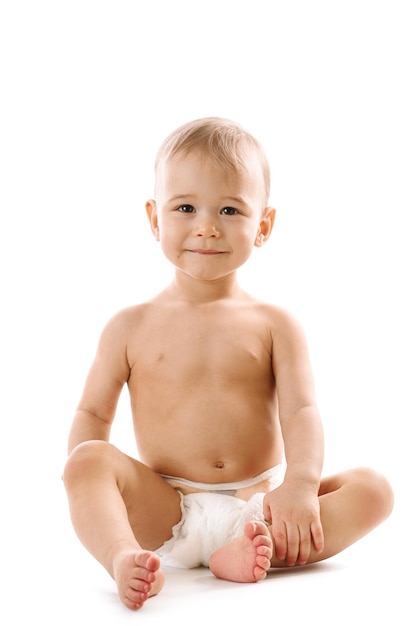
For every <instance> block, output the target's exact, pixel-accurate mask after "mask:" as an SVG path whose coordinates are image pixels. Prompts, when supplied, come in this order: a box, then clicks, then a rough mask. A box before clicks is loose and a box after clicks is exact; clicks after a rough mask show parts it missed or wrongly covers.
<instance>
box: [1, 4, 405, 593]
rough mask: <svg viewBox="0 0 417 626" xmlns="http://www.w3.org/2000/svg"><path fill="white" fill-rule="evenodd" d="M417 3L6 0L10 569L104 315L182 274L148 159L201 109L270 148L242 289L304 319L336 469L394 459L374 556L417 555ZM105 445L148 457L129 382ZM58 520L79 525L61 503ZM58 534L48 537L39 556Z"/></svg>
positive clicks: (5, 468) (4, 290) (39, 524)
mask: <svg viewBox="0 0 417 626" xmlns="http://www.w3.org/2000/svg"><path fill="white" fill-rule="evenodd" d="M414 8H415V3H414V2H412V1H410V2H407V1H402V0H396V1H384V0H380V1H379V2H376V1H375V2H372V1H369V0H362V1H356V0H352V1H350V2H338V1H335V0H333V1H323V0H321V1H317V2H315V1H310V2H308V1H305V2H302V1H297V0H295V1H287V2H280V1H277V2H273V1H270V0H257V1H256V2H252V1H251V2H249V1H247V0H221V1H219V0H210V2H208V1H207V2H196V1H194V2H192V1H187V0H176V1H175V2H169V1H165V2H164V1H162V0H153V1H152V2H150V1H149V2H132V1H130V2H124V1H119V2H115V1H105V0H103V1H101V2H94V1H91V0H84V1H83V2H80V1H77V0H75V1H72V2H60V1H50V2H46V1H39V2H29V1H27V2H19V1H18V0H17V1H12V0H11V1H9V2H7V1H6V2H2V3H1V5H0V63H1V69H0V72H1V73H0V89H1V98H0V108H1V115H0V133H1V134H0V211H1V218H0V219H1V222H0V255H1V259H0V260H1V294H2V298H1V302H2V304H1V313H0V314H1V325H0V340H1V347H0V355H1V356H0V358H1V363H0V367H1V372H0V373H1V396H2V404H1V406H2V420H1V438H0V446H1V449H0V452H1V465H2V472H1V476H2V478H1V480H2V490H3V494H2V498H4V502H5V503H6V514H3V516H4V519H3V521H2V527H3V528H4V530H3V531H2V535H3V537H2V539H4V540H5V544H6V545H5V548H7V549H6V556H7V558H8V559H10V564H11V565H10V567H13V568H15V567H17V566H16V561H17V559H16V558H15V547H16V544H17V546H19V548H21V545H19V544H24V545H25V546H26V548H27V547H28V546H30V545H32V543H33V541H34V540H35V541H36V537H39V533H41V534H42V532H44V534H45V531H42V529H43V528H44V522H43V521H42V520H45V518H46V516H47V515H48V512H51V511H53V515H54V516H56V515H57V513H56V511H57V508H58V511H62V509H63V508H65V507H63V504H62V501H61V500H59V501H58V504H57V502H56V495H55V494H56V493H61V491H60V490H61V485H60V473H61V471H62V467H63V464H64V462H65V457H66V438H67V434H68V430H69V427H70V423H71V419H72V415H73V411H74V408H75V405H76V403H77V401H78V398H79V395H80V392H81V388H82V385H83V382H84V378H85V375H86V372H87V370H88V367H89V365H90V362H91V359H92V357H93V355H94V351H95V346H96V343H97V339H98V336H99V333H100V331H101V328H102V326H103V325H104V323H105V322H106V321H107V320H108V318H109V317H110V316H111V315H112V314H113V313H114V312H116V311H117V310H118V309H120V308H122V307H124V306H126V305H130V304H134V303H136V302H139V301H142V300H145V299H147V298H148V297H150V296H151V295H153V294H154V293H156V292H158V291H159V290H160V289H162V288H163V287H164V286H165V285H166V284H167V282H168V281H169V280H170V278H171V268H170V267H168V265H167V263H166V262H165V260H164V259H163V258H162V255H161V252H160V250H159V248H158V244H156V243H155V242H154V240H153V238H152V236H151V233H150V229H149V227H148V224H147V220H146V216H145V211H144V204H145V201H146V199H147V198H148V197H150V196H151V195H152V188H153V161H154V156H155V152H156V150H157V148H158V147H159V144H160V143H161V141H162V140H163V139H164V137H165V136H166V135H167V134H168V133H169V132H171V130H173V129H174V128H176V127H177V126H179V125H180V124H182V123H184V122H186V121H188V120H190V119H193V118H197V117H202V116H206V115H219V116H224V117H229V118H232V119H234V120H236V121H238V122H240V123H241V124H243V125H244V126H245V127H246V128H247V129H248V130H250V131H251V132H252V133H253V134H254V135H255V136H257V137H258V139H260V141H261V142H262V143H263V145H264V147H265V149H266V151H267V154H268V156H269V159H270V164H271V169H272V178H273V188H272V196H271V204H272V205H274V206H275V207H276V208H277V210H278V214H277V220H276V225H275V231H274V233H273V236H272V238H271V239H270V241H269V242H268V243H267V245H266V246H265V247H264V248H262V249H261V250H255V251H254V255H253V258H252V259H251V260H249V262H248V264H247V265H246V266H245V267H244V268H243V269H242V270H241V273H240V276H241V283H242V285H243V286H245V287H246V288H247V289H248V290H249V291H251V292H252V293H253V294H254V295H257V296H259V297H260V298H262V299H266V300H269V301H271V302H274V303H276V304H280V305H282V306H284V307H286V308H288V309H290V310H291V311H292V312H293V313H295V315H296V316H297V317H298V318H299V319H300V320H301V322H302V323H303V325H304V328H305V330H306V333H307V337H308V341H309V345H310V351H311V358H312V362H313V367H314V371H315V377H316V384H317V395H318V400H319V404H320V407H321V412H322V417H323V422H324V426H325V431H326V441H327V450H326V466H325V472H333V471H338V470H342V469H345V468H348V467H352V466H355V465H362V464H363V465H371V466H373V467H375V468H377V469H380V470H381V471H383V472H384V473H385V474H387V476H388V477H389V478H390V480H391V482H392V484H393V486H394V489H395V491H396V496H397V504H396V510H395V513H394V514H393V516H392V518H391V519H390V521H389V522H387V524H389V525H390V526H389V528H390V532H389V533H388V535H387V537H388V544H389V545H387V542H386V541H384V544H383V545H380V546H379V549H380V550H381V551H382V552H383V553H384V555H385V557H386V559H387V560H389V561H390V562H394V563H396V564H401V563H404V564H405V563H408V562H410V561H413V559H415V556H416V552H415V546H414V544H413V541H412V537H411V536H410V535H411V534H414V536H415V532H414V527H412V526H411V524H410V521H411V520H410V514H411V509H412V507H414V502H413V500H414V498H415V480H414V479H415V473H416V472H415V465H414V457H415V455H414V442H413V432H414V425H415V421H416V405H415V388H416V374H417V369H416V354H417V352H416V351H417V337H416V324H415V320H416V315H417V305H416V267H417V256H416V226H415V224H416V222H415V219H414V218H415V213H416V209H417V192H416V173H417V156H416V145H417V127H416V111H417V94H416V70H417V67H416V55H417V46H416V35H415V34H416V32H417V21H416V18H415V15H414ZM113 441H114V442H115V443H117V444H118V445H120V446H121V447H122V448H123V449H124V450H125V451H126V452H128V453H130V454H135V448H134V442H133V438H132V431H131V425H130V415H129V405H128V402H127V398H126V396H125V395H123V397H122V400H121V404H120V410H119V415H118V418H117V421H116V424H115V429H114V439H113ZM54 498H55V500H54ZM53 519H55V517H54V518H53ZM57 519H58V520H61V519H63V520H65V522H64V525H65V524H67V522H66V510H64V511H63V513H59V514H58V517H57ZM414 521H415V520H414ZM3 524H4V526H3ZM51 526H53V525H51ZM411 528H412V529H413V530H412V531H411ZM52 530H53V528H52V529H51V532H52ZM65 530H66V532H67V529H66V526H65ZM49 532H50V531H49V530H48V533H47V537H46V538H44V539H42V540H39V541H42V542H44V543H43V548H44V550H45V552H47V551H48V538H49ZM69 532H71V531H70V530H69ZM63 537H64V538H65V533H64V534H63ZM64 541H65V539H64ZM59 549H60V546H59V542H58V543H57V545H56V546H54V550H59ZM357 554H358V558H360V551H359V552H358V553H357ZM37 558H38V557H37ZM12 564H13V565H12ZM4 570H6V572H9V571H10V570H9V568H6V567H3V571H4ZM18 571H19V570H18V568H17V569H16V572H15V573H16V575H17V574H18ZM7 577H8V580H9V582H10V579H13V577H11V576H10V574H9V573H8V575H7ZM19 595H20V594H19Z"/></svg>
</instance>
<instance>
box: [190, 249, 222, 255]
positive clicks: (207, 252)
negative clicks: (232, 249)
mask: <svg viewBox="0 0 417 626" xmlns="http://www.w3.org/2000/svg"><path fill="white" fill-rule="evenodd" d="M189 252H192V253H193V254H206V255H211V254H223V252H221V251H220V250H189Z"/></svg>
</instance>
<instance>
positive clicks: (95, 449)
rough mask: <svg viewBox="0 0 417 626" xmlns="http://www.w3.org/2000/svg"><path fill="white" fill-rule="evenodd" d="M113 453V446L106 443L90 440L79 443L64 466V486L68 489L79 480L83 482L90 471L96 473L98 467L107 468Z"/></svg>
mask: <svg viewBox="0 0 417 626" xmlns="http://www.w3.org/2000/svg"><path fill="white" fill-rule="evenodd" d="M114 451H115V448H114V446H112V445H111V444H110V443H107V442H106V441H99V440H92V441H84V442H82V443H80V444H79V445H78V446H76V447H75V448H74V449H73V450H72V452H71V453H70V455H69V457H68V459H67V462H66V464H65V467H64V473H63V480H64V484H65V486H67V487H68V486H70V485H71V484H72V483H73V482H74V481H78V480H80V479H81V480H85V479H86V478H87V477H88V476H89V474H90V473H91V472H92V471H94V472H97V471H98V470H99V469H100V467H102V468H105V467H108V466H109V464H110V457H111V456H112V454H114Z"/></svg>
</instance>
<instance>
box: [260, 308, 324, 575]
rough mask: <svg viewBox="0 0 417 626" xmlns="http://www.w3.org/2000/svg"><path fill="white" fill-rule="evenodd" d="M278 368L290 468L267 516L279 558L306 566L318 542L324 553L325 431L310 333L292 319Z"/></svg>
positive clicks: (276, 337) (284, 330)
mask: <svg viewBox="0 0 417 626" xmlns="http://www.w3.org/2000/svg"><path fill="white" fill-rule="evenodd" d="M273 367H274V374H275V379H276V384H277V393H278V403H279V412H280V424H281V430H282V436H283V440H284V449H285V460H286V465H287V468H286V473H285V478H284V482H283V484H282V485H281V486H280V487H279V488H278V489H276V490H274V491H273V492H271V493H270V494H268V495H267V496H266V498H265V517H266V519H267V520H268V521H270V522H272V533H273V536H274V539H275V548H276V555H277V557H278V558H279V559H281V560H285V561H286V562H287V564H288V565H294V564H295V563H298V564H304V563H306V562H307V560H308V557H309V555H310V551H311V546H312V543H313V545H314V547H315V549H316V550H317V551H319V552H320V551H322V549H323V531H322V526H321V521H320V508H319V501H318V491H319V486H320V476H321V471H322V466H323V454H324V452H323V450H324V444H323V430H322V424H321V419H320V415H319V412H318V409H317V406H316V401H315V393H314V382H313V376H312V372H311V367H310V360H309V356H308V350H307V345H306V341H305V338H304V333H303V332H302V330H301V328H300V327H299V325H298V324H297V323H296V322H295V321H294V320H293V319H292V318H291V317H289V316H287V315H286V314H281V315H279V322H278V324H277V325H276V327H275V331H274V334H273Z"/></svg>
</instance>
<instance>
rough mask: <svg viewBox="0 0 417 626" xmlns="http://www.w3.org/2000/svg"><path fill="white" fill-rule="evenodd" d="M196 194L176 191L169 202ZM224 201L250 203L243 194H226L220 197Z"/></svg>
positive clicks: (185, 198)
mask: <svg viewBox="0 0 417 626" xmlns="http://www.w3.org/2000/svg"><path fill="white" fill-rule="evenodd" d="M195 197H196V195H195V194H192V193H176V194H175V195H174V196H171V197H170V198H168V202H173V201H174V200H187V199H192V198H195ZM220 200H221V201H222V202H237V203H238V204H248V203H247V201H246V200H245V198H244V197H243V196H225V197H223V198H220Z"/></svg>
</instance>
